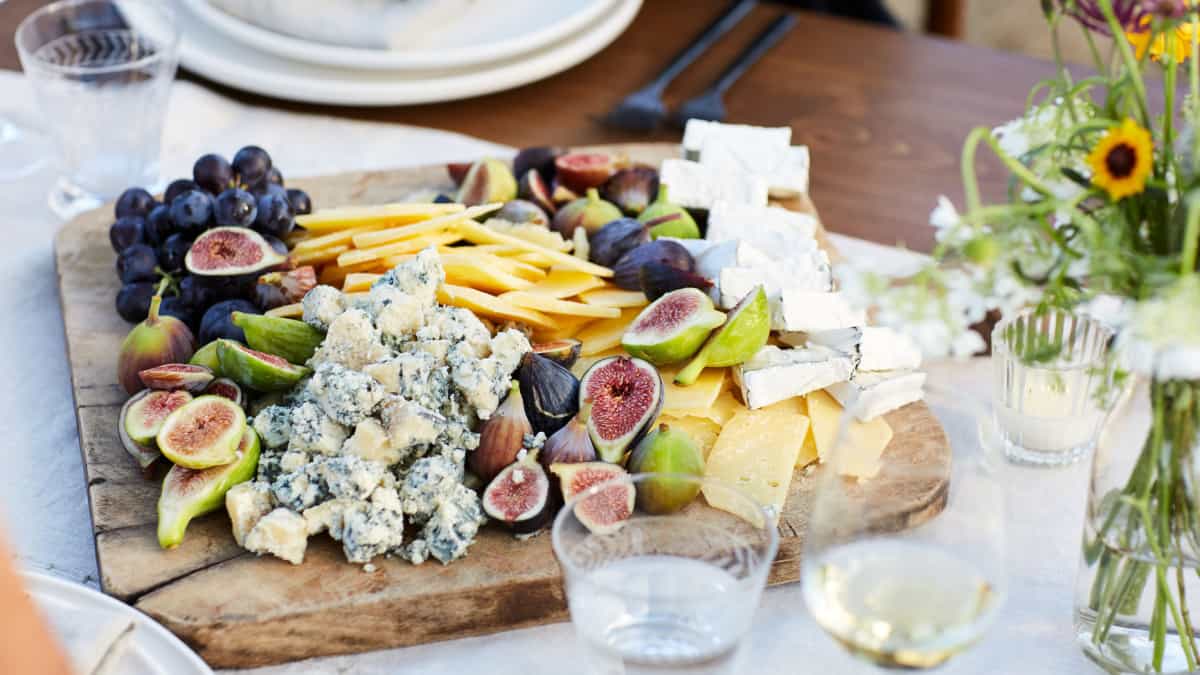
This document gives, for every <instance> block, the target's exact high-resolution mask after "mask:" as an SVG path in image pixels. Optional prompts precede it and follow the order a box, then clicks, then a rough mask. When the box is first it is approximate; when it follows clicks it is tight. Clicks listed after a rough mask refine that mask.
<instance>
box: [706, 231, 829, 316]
mask: <svg viewBox="0 0 1200 675" xmlns="http://www.w3.org/2000/svg"><path fill="white" fill-rule="evenodd" d="M715 281H716V283H715V284H714V286H713V293H712V294H713V295H715V296H717V297H716V300H715V302H716V303H717V306H718V307H720V308H721V309H729V308H731V307H733V306H734V305H736V304H737V303H738V301H740V300H741V299H742V298H744V297H746V294H747V293H749V292H750V291H752V290H754V289H755V288H756V287H758V286H762V287H763V291H764V292H765V293H766V294H767V301H768V302H769V303H771V304H772V305H773V306H774V305H778V304H779V300H780V297H781V295H782V293H783V289H785V288H787V289H791V290H793V291H816V292H820V293H828V292H829V291H832V290H833V272H832V270H831V269H830V267H829V258H828V256H826V255H825V252H824V251H819V250H817V251H813V252H812V253H811V254H809V255H807V256H804V257H801V258H797V259H795V261H794V262H793V263H792V264H791V265H788V264H785V263H782V262H775V261H772V262H771V263H770V264H768V265H763V266H761V267H754V268H748V267H726V268H725V269H723V270H721V273H720V274H718V275H717V277H716V279H715ZM772 328H774V326H772Z"/></svg>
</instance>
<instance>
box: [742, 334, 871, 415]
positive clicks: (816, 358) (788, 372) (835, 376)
mask: <svg viewBox="0 0 1200 675" xmlns="http://www.w3.org/2000/svg"><path fill="white" fill-rule="evenodd" d="M852 369H853V366H852V365H851V363H850V358H849V357H847V356H844V355H842V354H838V353H837V352H835V351H833V350H832V349H828V348H825V347H810V348H805V349H780V348H779V347H774V346H771V345H768V346H766V347H763V348H762V349H760V350H759V352H758V353H757V354H755V355H754V358H752V359H750V360H749V361H747V362H745V363H743V364H741V365H739V366H735V367H734V370H733V378H734V381H736V382H737V384H738V387H740V388H741V391H742V399H743V400H745V401H746V406H747V407H749V408H752V409H753V408H762V407H765V406H769V405H771V404H772V403H778V402H779V401H783V400H786V399H789V398H793V397H795V396H802V395H804V394H807V393H808V392H810V391H815V390H817V389H823V388H825V387H828V386H829V385H831V384H833V383H835V382H844V381H846V380H848V379H850V373H851V370H852Z"/></svg>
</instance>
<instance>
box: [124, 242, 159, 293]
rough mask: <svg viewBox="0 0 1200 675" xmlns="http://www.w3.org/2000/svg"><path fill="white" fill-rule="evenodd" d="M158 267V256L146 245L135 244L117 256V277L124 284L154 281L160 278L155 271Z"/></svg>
mask: <svg viewBox="0 0 1200 675" xmlns="http://www.w3.org/2000/svg"><path fill="white" fill-rule="evenodd" d="M157 266H158V256H156V255H155V254H154V249H152V248H150V247H149V246H147V245H145V244H134V245H133V246H130V247H129V248H127V249H125V250H124V251H121V253H120V254H119V255H117V276H118V277H120V279H121V283H123V284H130V283H133V282H135V281H154V280H155V279H156V278H157V277H158V272H156V271H155V269H154V268H155V267H157Z"/></svg>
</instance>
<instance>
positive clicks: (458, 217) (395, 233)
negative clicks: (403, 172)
mask: <svg viewBox="0 0 1200 675" xmlns="http://www.w3.org/2000/svg"><path fill="white" fill-rule="evenodd" d="M501 206H503V204H500V203H493V204H480V205H479V206H472V207H469V208H466V209H463V210H461V211H458V212H456V213H450V214H447V215H444V216H438V217H436V218H429V219H428V220H422V221H420V222H416V223H411V224H408V225H402V226H400V227H392V228H388V229H386V230H377V231H375V232H364V233H362V234H356V235H354V245H355V246H356V247H358V248H374V247H377V246H382V245H383V244H390V243H392V242H394V241H400V240H403V239H410V238H412V237H415V236H417V235H421V234H429V233H432V232H440V231H442V230H445V229H446V228H448V227H450V226H451V225H454V224H455V223H458V222H460V221H463V220H466V219H468V218H476V217H478V216H482V215H486V214H488V213H491V212H492V211H495V210H496V209H499V208H500V207H501Z"/></svg>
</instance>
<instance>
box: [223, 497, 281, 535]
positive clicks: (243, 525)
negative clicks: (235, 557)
mask: <svg viewBox="0 0 1200 675" xmlns="http://www.w3.org/2000/svg"><path fill="white" fill-rule="evenodd" d="M225 510H226V511H227V512H228V513H229V522H230V523H232V525H233V540H234V541H236V542H237V544H238V546H243V545H244V544H243V542H244V541H245V540H246V535H247V534H249V532H250V530H252V529H253V528H254V526H255V525H257V524H258V521H259V520H262V517H263V516H265V515H267V514H268V513H270V512H271V491H270V488H269V487H268V486H267V485H266V484H265V483H256V482H253V481H247V482H245V483H238V484H237V485H234V486H233V487H231V488H229V492H226V493H225Z"/></svg>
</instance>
